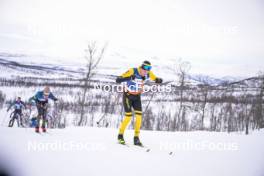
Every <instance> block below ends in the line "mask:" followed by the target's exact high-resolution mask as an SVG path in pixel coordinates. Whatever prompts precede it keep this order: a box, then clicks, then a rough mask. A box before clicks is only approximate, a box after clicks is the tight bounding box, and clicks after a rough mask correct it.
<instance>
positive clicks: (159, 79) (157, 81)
mask: <svg viewBox="0 0 264 176" xmlns="http://www.w3.org/2000/svg"><path fill="white" fill-rule="evenodd" d="M162 82H163V80H162V78H156V80H155V83H158V84H161V83H162Z"/></svg>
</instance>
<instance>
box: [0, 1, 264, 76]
mask: <svg viewBox="0 0 264 176" xmlns="http://www.w3.org/2000/svg"><path fill="white" fill-rule="evenodd" d="M90 40H97V41H102V42H104V41H107V42H109V48H108V52H109V53H114V52H117V53H120V54H121V55H125V56H128V57H129V56H133V57H144V58H151V57H159V58H162V59H165V60H166V59H177V58H180V57H181V58H183V59H184V60H188V61H190V62H191V63H192V65H193V66H192V70H193V71H194V72H195V73H203V74H211V75H223V76H225V75H230V76H252V75H255V74H256V73H257V72H258V71H259V70H264V1H263V0H201V1H199V0H131V1H128V0H25V1H21V0H0V51H12V52H20V53H28V54H42V55H50V56H61V57H68V58H69V57H81V56H82V55H83V50H84V47H85V44H86V43H87V41H90Z"/></svg>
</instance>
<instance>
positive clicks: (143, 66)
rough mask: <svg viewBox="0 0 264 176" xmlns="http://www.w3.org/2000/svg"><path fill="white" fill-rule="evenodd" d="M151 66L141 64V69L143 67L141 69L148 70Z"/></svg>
mask: <svg viewBox="0 0 264 176" xmlns="http://www.w3.org/2000/svg"><path fill="white" fill-rule="evenodd" d="M151 68H152V66H150V65H142V69H143V70H147V71H150V70H151Z"/></svg>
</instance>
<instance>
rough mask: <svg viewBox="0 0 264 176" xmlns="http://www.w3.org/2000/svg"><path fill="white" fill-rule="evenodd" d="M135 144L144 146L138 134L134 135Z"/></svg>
mask: <svg viewBox="0 0 264 176" xmlns="http://www.w3.org/2000/svg"><path fill="white" fill-rule="evenodd" d="M134 145H137V146H140V147H143V144H142V143H141V142H140V140H139V137H138V136H135V137H134Z"/></svg>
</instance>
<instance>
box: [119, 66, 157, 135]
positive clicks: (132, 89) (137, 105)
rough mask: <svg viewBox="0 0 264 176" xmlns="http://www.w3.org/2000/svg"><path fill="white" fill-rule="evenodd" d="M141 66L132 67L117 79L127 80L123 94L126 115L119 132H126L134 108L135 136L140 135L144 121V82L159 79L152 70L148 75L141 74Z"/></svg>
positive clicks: (120, 80)
mask: <svg viewBox="0 0 264 176" xmlns="http://www.w3.org/2000/svg"><path fill="white" fill-rule="evenodd" d="M140 69H141V68H140V67H139V68H131V69H129V70H128V71H127V72H125V73H124V74H122V75H121V76H119V77H118V78H117V79H116V82H117V83H121V82H125V89H124V95H123V106H124V109H125V117H124V119H123V121H122V123H121V125H120V128H119V134H124V131H125V129H126V127H127V125H128V124H129V122H130V121H131V119H132V115H133V114H132V110H134V113H135V124H134V129H135V136H139V133H140V127H141V121H142V105H141V93H142V92H143V88H144V83H145V82H146V81H148V80H152V81H157V79H159V78H157V77H156V76H155V75H154V74H153V72H152V71H149V72H148V73H147V75H146V76H141V75H140V74H139V72H140Z"/></svg>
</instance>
